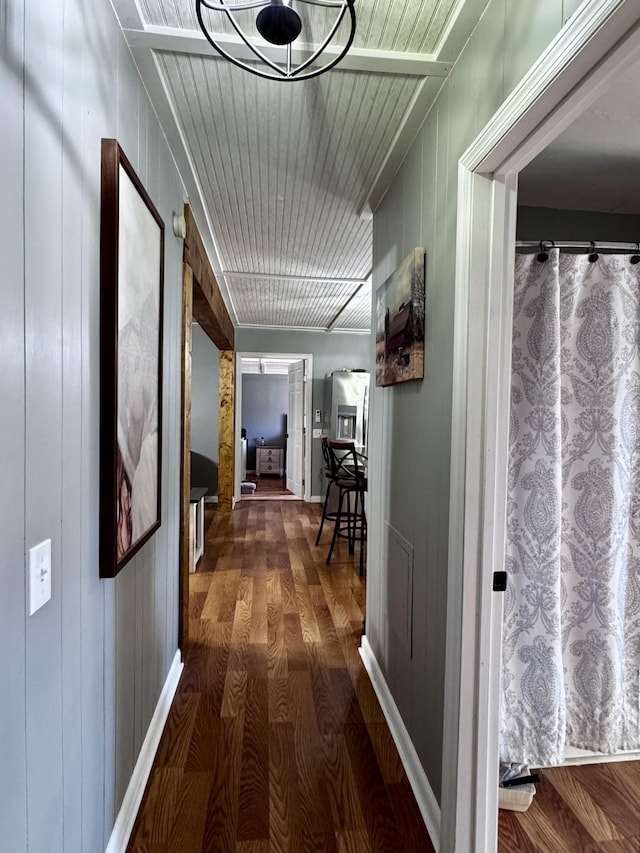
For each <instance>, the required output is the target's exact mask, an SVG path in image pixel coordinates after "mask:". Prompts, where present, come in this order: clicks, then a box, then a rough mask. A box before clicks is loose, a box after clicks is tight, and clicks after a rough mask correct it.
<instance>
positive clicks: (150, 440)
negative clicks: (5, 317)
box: [100, 139, 164, 578]
mask: <svg viewBox="0 0 640 853" xmlns="http://www.w3.org/2000/svg"><path fill="white" fill-rule="evenodd" d="M163 303H164V222H163V221H162V219H161V217H160V214H159V213H158V211H157V210H156V208H155V207H154V205H153V202H152V201H151V199H150V198H149V195H148V193H147V192H146V190H145V188H144V187H143V186H142V183H141V182H140V179H139V178H138V176H137V175H136V173H135V171H134V169H133V167H132V166H131V163H130V162H129V161H128V160H127V158H126V157H125V155H124V152H123V151H122V148H121V147H120V145H119V144H118V142H117V140H115V139H103V140H102V196H101V223H100V577H103V578H111V577H115V576H116V575H117V574H118V572H119V571H120V570H121V569H122V568H124V566H125V565H126V564H127V563H128V562H129V560H130V559H131V558H132V557H133V556H134V554H136V553H137V552H138V551H139V550H140V548H142V546H143V545H144V544H145V542H147V541H148V540H149V539H150V538H151V536H153V534H154V533H155V531H156V530H157V529H158V528H159V527H160V505H161V483H162V476H161V475H162V469H161V460H162V331H163V329H162V326H163Z"/></svg>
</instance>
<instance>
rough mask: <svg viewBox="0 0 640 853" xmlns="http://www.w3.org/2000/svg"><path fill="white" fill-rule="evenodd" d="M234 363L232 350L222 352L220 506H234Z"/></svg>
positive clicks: (219, 421) (224, 507)
mask: <svg viewBox="0 0 640 853" xmlns="http://www.w3.org/2000/svg"><path fill="white" fill-rule="evenodd" d="M234 365H235V358H234V353H233V351H232V350H222V351H221V352H220V368H219V380H220V391H219V399H220V414H219V417H218V426H219V439H218V507H220V508H221V509H225V510H231V509H232V508H233V441H234V374H235V371H234Z"/></svg>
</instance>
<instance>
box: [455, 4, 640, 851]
mask: <svg viewBox="0 0 640 853" xmlns="http://www.w3.org/2000/svg"><path fill="white" fill-rule="evenodd" d="M639 20H640V9H638V8H637V5H636V4H632V3H629V2H622V3H615V2H608V1H607V0H601V2H597V3H596V2H594V3H589V4H583V6H582V7H581V8H580V10H579V11H578V12H577V13H576V15H575V17H574V18H572V19H571V21H570V22H569V24H568V25H567V26H566V27H565V28H564V29H563V30H562V31H561V32H560V33H559V35H558V36H557V37H556V39H555V40H554V42H553V43H552V44H551V45H550V46H549V48H548V49H547V51H546V52H545V55H544V56H543V57H542V58H541V60H540V61H539V62H538V63H536V65H535V66H534V67H533V68H532V70H531V71H530V72H529V74H528V75H527V76H526V77H525V78H524V80H523V81H522V82H521V84H520V85H519V86H518V87H516V89H515V90H514V92H513V93H512V94H511V96H510V97H509V98H508V99H507V101H506V102H505V103H504V104H503V106H502V107H501V109H500V110H499V111H498V113H497V114H496V115H495V116H494V118H493V119H492V120H491V122H490V123H489V124H488V125H487V127H486V128H485V129H484V131H483V132H482V133H481V134H480V136H479V137H478V138H477V139H476V140H475V141H474V143H473V144H472V146H470V148H469V149H467V151H466V152H465V154H464V155H463V157H462V158H461V160H460V166H459V183H458V200H459V207H458V244H457V256H456V303H457V304H458V305H459V306H461V310H460V313H459V316H458V326H457V330H456V341H455V347H454V349H455V358H456V361H457V368H459V369H455V368H454V375H455V376H456V386H455V387H454V418H453V422H454V426H453V453H452V460H453V461H452V472H451V494H452V502H451V535H450V543H451V548H450V553H449V561H450V573H449V595H448V601H449V604H448V618H447V632H448V635H447V675H446V686H445V691H446V694H447V697H448V700H449V701H450V702H451V704H452V707H455V708H456V709H457V710H458V714H457V718H456V716H455V715H450V716H449V717H446V718H445V720H446V724H445V732H444V740H445V744H444V754H445V767H444V774H443V775H444V776H445V778H447V783H446V786H445V787H444V788H443V796H442V800H443V802H442V811H443V826H442V838H441V843H442V844H443V845H445V846H446V849H472V850H478V851H480V850H486V851H491V850H495V849H496V844H497V814H498V786H497V778H498V754H499V750H498V721H499V703H500V673H501V645H502V609H503V599H502V595H501V594H500V593H499V592H498V591H497V590H498V589H499V584H496V583H495V581H496V580H499V579H497V578H496V577H495V576H494V571H495V570H496V569H501V568H502V567H503V564H504V550H505V529H506V501H507V452H506V449H507V447H508V434H509V402H510V390H511V346H512V318H513V284H514V263H515V240H516V215H517V189H518V174H519V172H520V171H522V170H523V169H524V168H525V166H527V164H528V163H530V162H531V161H532V160H533V159H534V158H535V157H536V156H537V155H538V154H539V153H540V152H541V151H542V150H543V149H544V148H545V147H546V146H547V145H548V144H549V142H550V141H551V140H553V139H555V138H556V137H557V136H558V135H559V134H560V133H561V132H562V131H563V130H564V129H565V128H566V127H568V126H569V125H570V124H571V123H572V122H573V120H574V119H575V118H576V117H577V116H578V115H580V114H581V113H582V112H583V111H584V110H585V109H586V108H587V107H588V106H590V105H591V104H592V103H594V102H595V100H596V99H597V98H598V96H599V95H600V94H601V93H602V92H603V91H604V90H605V89H606V88H607V87H608V86H609V85H610V83H611V81H612V79H613V78H614V75H617V74H619V73H621V72H622V71H624V70H625V69H626V68H628V67H629V66H630V65H631V64H633V62H635V61H637V59H638V58H640V37H639V32H638V22H639ZM477 318H483V320H482V321H481V322H476V319H477ZM471 319H473V322H470V320H471ZM460 567H462V570H460ZM449 773H450V774H451V775H450V776H449ZM507 849H508V848H507ZM513 849H517V848H513ZM558 849H571V848H570V847H567V846H565V847H561V848H558Z"/></svg>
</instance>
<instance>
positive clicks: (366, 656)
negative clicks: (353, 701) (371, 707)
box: [360, 634, 440, 850]
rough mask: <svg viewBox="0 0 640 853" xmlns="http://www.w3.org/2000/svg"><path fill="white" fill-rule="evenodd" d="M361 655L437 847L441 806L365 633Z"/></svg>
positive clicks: (437, 847)
mask: <svg viewBox="0 0 640 853" xmlns="http://www.w3.org/2000/svg"><path fill="white" fill-rule="evenodd" d="M360 657H361V658H362V662H363V663H364V667H365V669H366V670H367V672H368V674H369V678H370V679H371V684H372V685H373V689H374V690H375V693H376V696H377V697H378V701H379V702H380V706H381V708H382V712H383V714H384V716H385V719H386V721H387V725H388V726H389V731H390V732H391V735H392V736H393V740H394V741H395V744H396V747H397V749H398V753H399V755H400V760H401V761H402V766H403V767H404V769H405V772H406V774H407V777H408V779H409V784H410V785H411V789H412V791H413V794H414V796H415V798H416V802H417V804H418V808H419V809H420V813H421V815H422V819H423V820H424V823H425V826H426V827H427V831H428V833H429V836H430V837H431V841H432V843H433V846H434V847H435V849H436V850H438V849H439V847H440V806H439V805H438V801H437V800H436V797H435V794H434V793H433V791H432V789H431V785H430V784H429V780H428V779H427V775H426V773H425V772H424V770H423V768H422V764H421V763H420V759H419V757H418V753H417V752H416V750H415V747H414V745H413V743H412V741H411V738H410V737H409V732H408V731H407V727H406V726H405V724H404V721H403V719H402V717H401V716H400V711H398V706H397V705H396V703H395V701H394V698H393V696H392V695H391V691H390V690H389V686H388V685H387V682H386V679H385V677H384V675H383V673H382V670H381V669H380V665H379V663H378V661H377V660H376V656H375V655H374V653H373V649H372V648H371V645H370V644H369V641H368V640H367V637H366V635H364V634H363V636H362V642H361V645H360Z"/></svg>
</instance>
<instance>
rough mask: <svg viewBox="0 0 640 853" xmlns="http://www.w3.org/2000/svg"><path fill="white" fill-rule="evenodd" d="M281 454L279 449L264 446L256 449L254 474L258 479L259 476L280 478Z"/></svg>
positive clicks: (281, 472)
mask: <svg viewBox="0 0 640 853" xmlns="http://www.w3.org/2000/svg"><path fill="white" fill-rule="evenodd" d="M283 453H284V451H283V449H282V448H281V447H267V446H265V445H261V446H260V447H256V474H257V475H258V477H259V476H260V475H261V474H277V475H278V477H282V474H283V468H282V456H283Z"/></svg>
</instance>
